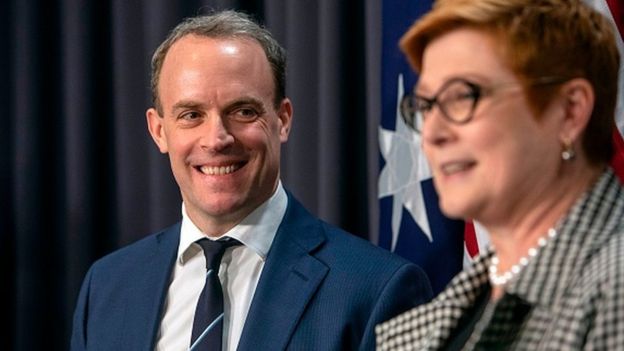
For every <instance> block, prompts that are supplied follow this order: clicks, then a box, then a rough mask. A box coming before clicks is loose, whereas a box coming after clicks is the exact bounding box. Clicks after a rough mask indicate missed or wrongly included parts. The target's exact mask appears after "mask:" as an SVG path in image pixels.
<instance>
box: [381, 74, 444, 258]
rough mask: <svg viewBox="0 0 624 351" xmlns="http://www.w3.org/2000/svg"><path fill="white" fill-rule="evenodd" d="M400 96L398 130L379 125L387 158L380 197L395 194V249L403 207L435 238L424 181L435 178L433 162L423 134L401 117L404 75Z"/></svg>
mask: <svg viewBox="0 0 624 351" xmlns="http://www.w3.org/2000/svg"><path fill="white" fill-rule="evenodd" d="M397 84H398V89H397V100H396V111H397V113H396V130H394V131H393V130H387V129H383V128H381V127H379V144H380V146H379V147H380V151H381V154H382V156H383V158H384V160H385V161H386V164H385V166H384V168H383V169H382V170H381V174H380V175H379V198H380V199H381V198H383V197H386V196H393V201H392V246H391V249H392V250H393V251H394V249H395V246H396V243H397V241H398V236H399V226H400V225H401V217H402V213H403V209H402V208H403V207H405V208H406V209H407V211H408V212H409V213H410V214H411V215H412V218H414V221H415V222H416V223H417V224H418V226H419V227H420V229H421V230H422V231H423V233H425V235H426V236H427V238H429V241H433V237H432V236H431V229H430V227H429V220H428V218H427V212H426V208H425V201H424V198H423V194H422V188H421V185H420V182H421V181H422V180H426V179H429V178H431V171H430V169H429V165H428V163H427V160H426V158H425V155H424V154H423V152H422V150H421V147H420V144H421V143H420V135H419V134H418V133H415V132H414V131H413V130H411V129H410V128H409V127H408V126H407V125H406V124H405V122H404V121H403V118H401V112H400V108H399V105H400V103H401V98H402V97H403V92H404V89H403V75H399V77H398V82H397Z"/></svg>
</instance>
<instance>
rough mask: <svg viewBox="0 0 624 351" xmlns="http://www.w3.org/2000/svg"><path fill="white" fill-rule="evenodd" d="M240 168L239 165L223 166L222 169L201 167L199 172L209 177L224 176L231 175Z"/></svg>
mask: <svg viewBox="0 0 624 351" xmlns="http://www.w3.org/2000/svg"><path fill="white" fill-rule="evenodd" d="M239 168H240V167H239V166H237V165H229V166H221V167H209V166H201V167H200V168H199V170H200V171H201V172H202V173H204V174H207V175H224V174H230V173H232V172H234V171H236V170H237V169H239Z"/></svg>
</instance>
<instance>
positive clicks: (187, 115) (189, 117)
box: [178, 111, 201, 121]
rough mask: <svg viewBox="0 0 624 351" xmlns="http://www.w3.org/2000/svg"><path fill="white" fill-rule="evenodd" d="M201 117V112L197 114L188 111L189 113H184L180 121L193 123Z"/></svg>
mask: <svg viewBox="0 0 624 351" xmlns="http://www.w3.org/2000/svg"><path fill="white" fill-rule="evenodd" d="M200 116H201V115H200V114H199V112H195V111H188V112H184V113H182V114H181V115H180V116H179V117H178V119H183V120H186V121H193V120H196V119H198V118H199V117H200Z"/></svg>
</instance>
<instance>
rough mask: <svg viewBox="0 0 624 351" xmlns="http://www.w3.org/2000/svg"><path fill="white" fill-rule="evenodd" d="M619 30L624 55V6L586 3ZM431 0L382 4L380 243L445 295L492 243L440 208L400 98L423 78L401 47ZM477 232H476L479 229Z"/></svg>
mask: <svg viewBox="0 0 624 351" xmlns="http://www.w3.org/2000/svg"><path fill="white" fill-rule="evenodd" d="M586 1H587V3H589V4H590V5H592V6H593V7H594V8H597V9H599V10H600V11H601V12H603V13H604V14H605V15H607V16H610V18H611V19H613V23H614V26H616V27H619V29H620V31H619V32H618V33H620V36H619V37H618V45H619V46H620V52H621V55H623V57H624V49H623V46H622V37H621V33H622V31H621V30H622V29H623V26H622V24H623V20H624V17H623V16H624V14H623V13H622V9H620V8H618V7H621V5H619V2H618V1H619V0H586ZM432 3H433V1H432V0H419V1H404V0H384V1H383V5H382V30H383V33H382V61H381V64H382V68H381V84H382V89H381V91H382V107H381V113H382V116H381V120H380V126H379V150H380V163H379V164H380V173H379V194H378V197H379V218H380V222H379V242H378V243H379V245H380V246H382V247H384V248H387V249H389V250H391V251H393V252H395V253H397V254H399V255H401V256H403V257H405V258H407V259H409V260H411V261H413V262H414V263H416V264H418V265H420V266H421V267H422V268H423V269H424V270H425V271H426V272H427V275H428V276H429V279H430V280H431V283H432V286H433V290H434V293H436V294H437V293H438V292H440V291H441V290H442V289H443V288H444V287H445V286H446V284H447V283H448V282H449V281H450V279H451V278H452V277H453V276H454V275H455V274H457V273H458V272H459V271H460V270H461V269H463V267H464V266H465V265H467V264H470V258H471V257H474V256H475V255H477V254H478V253H479V251H480V250H483V249H484V248H485V246H486V245H487V243H488V239H487V233H486V232H485V230H483V229H482V228H480V227H479V226H478V224H473V223H471V222H465V221H462V220H452V219H449V218H446V217H445V216H444V215H443V214H442V213H441V212H440V209H439V207H438V198H437V194H436V191H435V189H434V187H433V182H432V179H431V172H430V170H429V166H428V164H427V161H426V159H425V156H424V154H423V152H422V150H421V146H420V144H421V141H420V136H419V135H418V134H417V133H414V132H413V131H411V130H410V129H409V128H408V127H407V126H406V125H405V124H404V122H403V120H402V119H401V115H400V112H399V109H398V106H399V103H400V99H401V97H402V96H403V94H404V93H405V92H406V91H411V90H412V88H413V86H414V84H415V83H416V82H417V79H418V77H417V76H416V75H415V74H414V73H413V71H412V70H411V68H410V67H409V64H408V63H407V61H406V60H405V57H404V56H403V54H402V53H401V52H400V50H399V48H398V42H399V38H400V37H401V36H402V35H403V33H405V32H406V31H407V29H408V28H409V26H410V25H412V24H413V23H414V21H415V20H416V19H418V18H419V17H420V16H422V15H423V14H424V13H426V12H427V11H429V10H430V9H431V6H432ZM623 72H624V70H623V69H622V68H621V69H620V84H619V86H620V89H619V98H618V109H617V111H616V124H617V126H618V128H616V131H615V133H614V136H613V138H614V141H615V145H616V156H615V158H614V160H613V162H612V166H613V167H614V169H616V172H617V173H618V175H619V176H620V178H621V179H623V180H624V142H622V135H623V133H624V115H623V114H624V112H623V111H624V106H623V102H624V95H623V94H624V91H623V90H624V88H623V82H624V80H623V79H622V76H623ZM475 227H476V230H475Z"/></svg>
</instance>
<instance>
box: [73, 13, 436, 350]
mask: <svg viewBox="0 0 624 351" xmlns="http://www.w3.org/2000/svg"><path fill="white" fill-rule="evenodd" d="M285 66H286V59H285V54H284V50H283V49H282V48H281V47H280V46H279V44H278V43H277V42H276V41H275V40H274V39H273V38H272V37H271V35H270V33H269V32H267V31H266V30H265V29H264V28H262V27H260V26H259V25H257V24H256V23H254V22H253V21H251V20H250V19H249V18H248V17H247V16H245V15H243V14H240V13H237V12H233V11H225V12H220V13H215V14H212V15H210V16H201V17H195V18H190V19H187V20H185V21H184V22H182V23H181V24H180V25H178V26H177V27H176V28H175V29H174V30H173V31H172V32H171V34H170V35H169V37H168V38H167V39H166V40H165V41H164V42H163V43H162V44H161V46H160V47H159V48H158V49H157V50H156V53H155V54H154V57H153V60H152V92H153V99H154V107H153V108H150V109H148V111H147V124H148V129H149V132H150V134H151V135H152V138H153V139H154V142H155V143H156V145H157V146H158V148H159V150H160V151H161V152H162V153H166V154H168V156H169V160H170V163H171V169H172V171H173V174H174V176H175V179H176V182H177V183H178V185H179V188H180V192H181V195H182V200H183V203H182V211H181V212H182V219H181V221H180V222H179V223H177V224H175V225H173V226H172V227H170V228H167V229H165V230H163V231H161V232H159V233H156V234H154V235H151V236H148V237H147V238H145V239H143V240H141V241H139V242H137V243H134V244H132V245H130V246H128V247H126V248H123V249H121V250H119V251H117V252H115V253H112V254H110V255H108V256H106V257H104V258H102V259H101V260H99V261H98V262H96V263H95V264H94V265H93V266H92V268H91V269H90V270H89V272H88V274H87V277H86V278H85V281H84V284H83V287H82V290H81V293H80V296H79V300H78V304H77V307H76V312H75V317H74V330H73V335H72V350H133V351H134V350H154V349H155V350H187V349H189V347H191V348H192V349H193V350H373V349H374V347H375V340H374V327H375V325H376V324H377V323H379V322H381V321H383V320H386V319H388V318H390V317H392V316H394V315H396V314H398V313H399V312H401V311H404V310H407V309H409V308H410V307H412V306H414V305H417V304H419V303H422V302H425V301H427V300H429V298H430V297H431V296H430V295H431V290H430V287H429V282H428V280H427V278H426V276H425V274H424V273H423V272H422V270H421V269H420V268H418V267H416V266H414V265H413V264H411V263H409V262H407V261H405V260H403V259H401V258H399V257H398V256H395V255H393V254H391V253H390V252H388V251H386V250H383V249H381V248H378V247H376V246H374V245H372V244H371V243H369V242H367V241H365V240H362V239H360V238H357V237H356V236H353V235H351V234H349V233H346V232H344V231H342V230H340V229H338V228H335V227H332V226H330V225H329V224H327V223H325V222H323V221H321V220H319V219H318V218H315V217H313V216H312V215H311V214H310V213H308V212H307V211H306V210H305V209H304V208H303V207H302V205H301V204H300V203H299V202H298V201H297V200H296V199H295V198H294V197H293V195H292V194H291V193H289V192H287V191H286V190H285V189H284V187H283V186H282V183H281V181H280V171H279V169H280V148H281V145H282V144H283V143H285V142H286V141H287V140H288V136H289V132H290V128H291V124H292V121H293V107H292V104H291V101H290V100H289V99H288V98H287V97H286V95H285ZM215 273H216V274H215Z"/></svg>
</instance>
